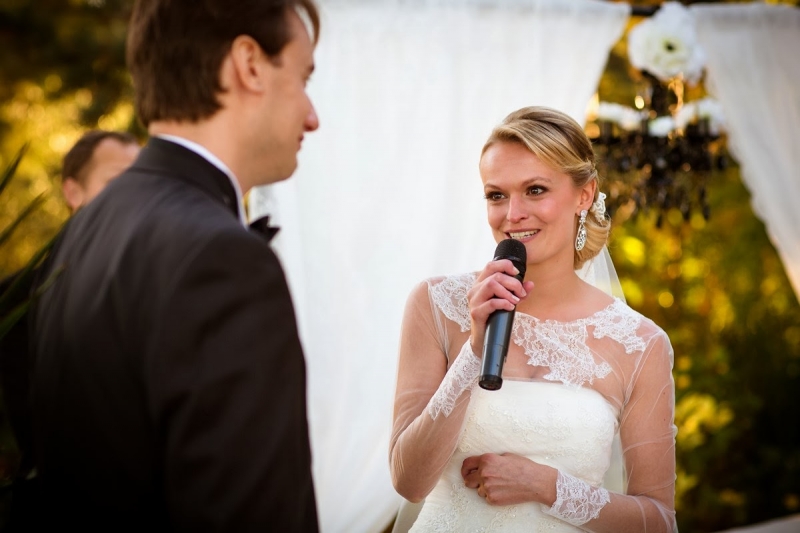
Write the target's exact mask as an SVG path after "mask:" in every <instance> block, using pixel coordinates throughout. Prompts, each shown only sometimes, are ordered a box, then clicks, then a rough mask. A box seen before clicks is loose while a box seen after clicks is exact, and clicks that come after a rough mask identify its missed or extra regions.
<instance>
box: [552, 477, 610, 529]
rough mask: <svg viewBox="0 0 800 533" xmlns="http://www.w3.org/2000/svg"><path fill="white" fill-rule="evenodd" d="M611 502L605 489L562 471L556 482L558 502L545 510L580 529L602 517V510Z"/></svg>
mask: <svg viewBox="0 0 800 533" xmlns="http://www.w3.org/2000/svg"><path fill="white" fill-rule="evenodd" d="M610 501H611V496H609V494H608V491H607V490H606V489H604V488H603V487H593V486H591V485H589V484H588V483H586V482H585V481H583V480H581V479H578V478H576V477H574V476H571V475H569V474H565V473H563V472H561V471H559V472H558V480H557V481H556V501H555V503H554V504H553V506H552V507H550V508H549V509H545V511H544V512H545V513H547V514H549V515H550V516H554V517H556V518H559V519H561V520H563V521H565V522H569V523H570V524H572V525H573V526H576V527H580V526H582V525H583V524H585V523H586V522H588V521H589V520H594V519H595V518H597V517H598V516H599V515H600V510H601V509H602V508H603V507H605V505H606V504H607V503H609V502H610Z"/></svg>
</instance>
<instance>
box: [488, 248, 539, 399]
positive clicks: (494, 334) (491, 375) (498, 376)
mask: <svg viewBox="0 0 800 533" xmlns="http://www.w3.org/2000/svg"><path fill="white" fill-rule="evenodd" d="M500 259H509V260H510V261H511V262H512V263H513V264H514V266H515V267H517V270H519V274H517V275H516V276H514V277H515V278H517V279H518V280H519V281H522V280H523V279H524V278H525V266H526V261H527V253H526V251H525V245H524V244H522V243H521V242H519V241H517V240H515V239H506V240H504V241H501V242H500V244H498V245H497V250H495V257H494V260H495V261H497V260H500ZM513 325H514V311H506V310H505V309H499V310H497V311H495V312H494V313H492V314H491V315H489V319H488V320H487V321H486V336H485V337H484V340H483V358H482V361H481V375H480V379H479V381H478V384H479V385H480V386H481V388H483V389H486V390H497V389H499V388H500V387H502V386H503V364H504V363H505V361H506V356H507V355H508V346H509V343H510V342H511V329H512V327H513Z"/></svg>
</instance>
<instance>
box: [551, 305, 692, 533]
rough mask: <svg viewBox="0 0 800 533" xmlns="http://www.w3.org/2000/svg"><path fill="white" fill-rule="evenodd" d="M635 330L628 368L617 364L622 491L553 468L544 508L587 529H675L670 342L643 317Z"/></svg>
mask: <svg viewBox="0 0 800 533" xmlns="http://www.w3.org/2000/svg"><path fill="white" fill-rule="evenodd" d="M640 333H641V334H642V335H641V338H643V339H645V340H646V347H645V348H644V350H643V351H642V352H641V355H640V356H639V357H636V358H634V361H635V362H634V364H633V365H631V366H630V368H625V366H624V365H622V366H617V370H618V372H619V373H620V374H623V375H622V376H620V377H621V378H623V382H624V385H625V386H624V388H623V391H624V397H623V398H622V399H621V402H622V411H621V414H620V439H621V442H622V449H623V457H624V462H625V468H626V472H627V478H628V479H627V485H628V489H627V493H626V494H618V493H613V492H609V491H606V490H605V489H603V488H601V487H593V486H591V485H589V484H588V483H586V482H585V481H582V480H580V479H576V478H574V477H572V476H569V475H566V474H563V473H559V476H558V482H557V494H558V498H557V500H556V502H555V504H554V505H553V506H552V507H551V508H550V509H548V510H547V512H548V514H551V515H553V516H556V517H558V518H560V519H562V520H564V521H567V522H569V523H571V524H573V525H577V526H581V527H582V528H583V529H585V530H587V531H593V532H597V533H606V532H608V533H611V532H617V533H618V532H624V531H631V532H633V531H647V532H648V533H650V532H672V531H677V528H676V526H675V511H674V495H675V426H674V424H673V420H674V405H675V400H674V383H673V380H672V361H673V353H672V347H671V345H670V342H669V338H668V337H667V336H666V334H665V333H664V332H663V331H662V330H661V329H660V328H658V327H657V326H655V324H653V323H652V322H650V321H649V320H644V321H643V323H642V326H641V328H640Z"/></svg>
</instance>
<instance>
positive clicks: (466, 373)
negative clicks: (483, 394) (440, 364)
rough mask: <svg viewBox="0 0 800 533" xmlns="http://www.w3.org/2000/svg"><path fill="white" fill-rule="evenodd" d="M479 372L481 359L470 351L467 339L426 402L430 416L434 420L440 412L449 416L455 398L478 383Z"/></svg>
mask: <svg viewBox="0 0 800 533" xmlns="http://www.w3.org/2000/svg"><path fill="white" fill-rule="evenodd" d="M480 372H481V360H480V359H478V358H477V357H476V356H475V354H474V353H472V347H471V346H470V344H469V340H467V342H465V343H464V346H463V347H462V348H461V352H460V353H459V354H458V357H456V360H455V362H454V363H453V366H451V367H450V370H448V371H447V374H445V376H444V379H443V380H442V383H441V384H440V385H439V388H438V389H437V390H436V393H435V394H434V395H433V397H432V398H431V400H430V402H428V414H429V415H430V417H431V418H432V419H434V420H436V417H437V416H439V414H440V413H441V414H443V415H444V416H449V415H450V413H452V412H453V409H455V406H456V400H458V398H459V397H460V396H461V395H462V394H463V393H464V391H465V390H467V389H472V387H474V386H475V384H476V383H478V374H480Z"/></svg>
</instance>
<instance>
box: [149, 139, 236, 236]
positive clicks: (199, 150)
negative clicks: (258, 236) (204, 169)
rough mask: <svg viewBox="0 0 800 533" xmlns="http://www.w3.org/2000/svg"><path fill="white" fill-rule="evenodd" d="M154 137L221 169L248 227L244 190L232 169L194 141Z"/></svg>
mask: <svg viewBox="0 0 800 533" xmlns="http://www.w3.org/2000/svg"><path fill="white" fill-rule="evenodd" d="M154 137H158V138H159V139H164V140H165V141H170V142H174V143H175V144H180V145H181V146H183V147H184V148H186V149H187V150H191V151H192V152H194V153H196V154H197V155H199V156H201V157H202V158H204V159H205V160H206V161H208V162H209V163H211V164H212V165H214V166H215V167H217V168H218V169H220V170H221V171H222V172H223V173H224V174H225V175H226V176H228V179H230V180H231V185H233V190H234V191H235V192H236V203H237V205H238V206H239V220H240V221H241V222H242V225H243V226H244V227H247V217H246V216H245V214H244V199H243V195H242V188H241V187H240V186H239V182H238V181H237V180H236V176H234V175H233V172H231V169H229V168H228V166H227V165H226V164H225V163H223V162H222V160H221V159H220V158H219V157H217V156H215V155H214V154H212V153H211V152H210V151H209V150H208V149H207V148H206V147H205V146H203V145H200V144H197V143H196V142H194V141H190V140H188V139H184V138H183V137H178V136H176V135H167V134H164V133H159V134H158V135H154Z"/></svg>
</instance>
